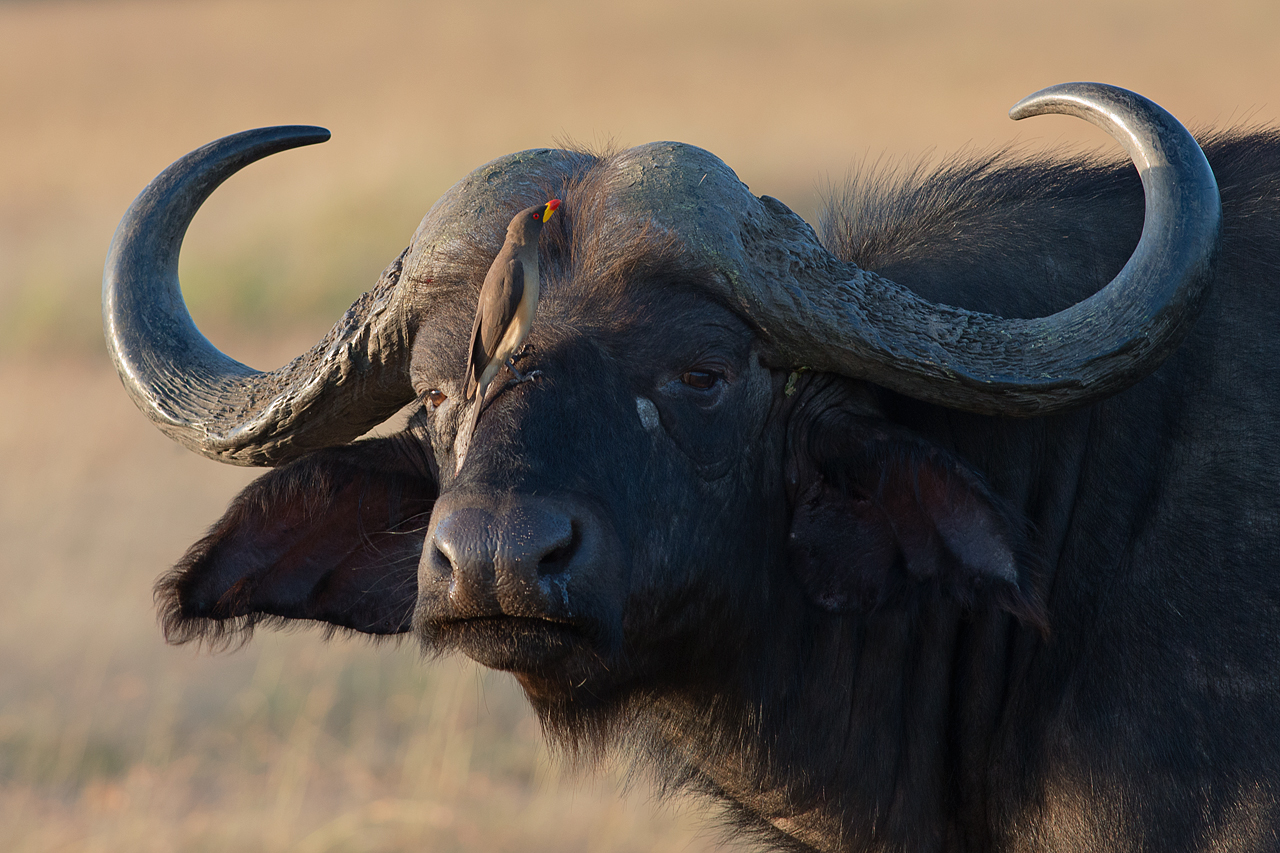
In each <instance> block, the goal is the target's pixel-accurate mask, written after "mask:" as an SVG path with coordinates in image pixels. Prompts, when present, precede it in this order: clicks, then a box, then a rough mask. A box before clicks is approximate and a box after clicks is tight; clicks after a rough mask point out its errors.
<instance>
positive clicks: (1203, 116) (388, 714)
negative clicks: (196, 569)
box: [0, 0, 1280, 853]
mask: <svg viewBox="0 0 1280 853" xmlns="http://www.w3.org/2000/svg"><path fill="white" fill-rule="evenodd" d="M1278 70H1280V6H1277V4H1275V3H1274V2H1271V0H1266V1H1265V2H1264V0H1257V2H1250V1H1249V0H1237V2H1224V3H1220V4H1212V5H1211V4H1205V3H1203V2H1183V0H1163V2H1155V0H1107V2H1103V0H1079V2H1074V3H1070V4H1053V5H1052V7H1050V5H1049V4H1029V3H1026V2H1014V0H991V1H990V2H976V3H964V4H959V3H944V2H936V1H935V0H845V1H844V2H834V0H832V1H831V2H822V0H797V2H791V3H786V4H783V3H776V2H763V0H711V2H688V0H685V2H680V0H648V2H633V3H621V4H610V3H602V2H584V0H561V2H556V3H546V2H522V3H502V2H492V0H473V1H472V2H466V3H440V2H408V0H367V2H362V3H359V4H355V3H340V2H328V0H307V2H271V0H262V2H237V0H184V2H159V0H151V1H150V2H140V1H135V2H119V0H93V2H88V0H84V2H73V1H72V0H62V2H33V1H30V2H13V0H7V2H0V388H2V389H3V391H4V398H3V399H4V402H3V404H0V460H3V474H0V583H2V586H0V589H3V591H4V593H3V595H0V850H5V851H55V850H57V851H61V850H67V851H71V850H93V851H170V850H209V851H218V850H225V849H232V848H233V847H234V849H238V850H244V851H254V850H264V851H283V850H298V851H317V852H318V853H319V851H348V850H350V851H400V850H429V851H437V850H439V851H451V850H474V851H478V850H486V851H488V850H521V851H538V850H556V851H579V850H581V851H595V850H602V851H603V850H619V851H631V850H635V851H641V850H672V851H677V850H679V851H698V850H709V849H717V847H718V835H717V833H716V831H715V830H714V821H713V820H709V819H708V818H706V817H705V813H704V812H703V811H702V810H701V809H700V808H699V807H698V805H697V804H691V803H686V802H684V801H679V800H677V801H668V802H665V803H655V802H654V801H653V799H652V794H651V790H650V787H649V786H648V784H647V782H646V781H645V780H644V779H643V778H641V779H640V780H638V781H636V782H634V783H633V784H632V787H631V789H630V791H629V792H625V791H622V790H621V788H620V786H621V784H622V780H623V776H622V773H621V771H620V770H619V769H618V768H613V769H608V768H606V769H605V770H604V771H603V772H599V773H594V774H580V773H579V774H565V773H563V772H562V769H561V768H560V765H559V764H558V763H557V762H556V761H555V760H554V759H553V758H552V757H550V756H549V755H548V753H547V750H546V748H545V746H544V745H543V744H542V741H541V738H540V736H539V732H538V727H537V723H536V721H535V720H533V719H532V718H531V716H530V715H529V713H528V711H527V710H526V708H525V705H524V703H523V700H522V699H521V697H520V696H519V694H518V691H517V690H516V689H515V688H514V687H513V685H512V683H511V682H510V680H509V679H507V678H506V677H505V676H502V675H499V674H494V673H486V672H483V671H481V670H479V669H478V668H476V667H474V666H472V665H471V664H469V663H466V662H461V661H452V660H450V661H443V662H427V661H423V660H422V659H421V658H420V656H419V654H418V652H417V651H416V649H415V648H413V646H412V644H411V643H405V644H401V645H399V646H397V645H394V644H382V645H378V646H375V645H373V644H370V643H365V642H360V641H353V640H347V639H334V640H330V641H328V642H324V641H322V639H321V638H320V637H319V636H318V634H317V632H314V631H299V632H293V633H271V632H262V633H259V635H258V636H257V637H255V638H254V640H253V641H252V643H250V644H249V645H248V646H246V647H244V648H242V649H240V650H238V651H235V652H233V653H224V654H218V655H208V654H202V653H198V651H197V650H195V649H193V648H168V647H165V646H164V645H163V643H162V641H161V639H160V636H159V632H158V630H157V629H156V627H155V624H154V616H153V613H152V609H151V601H150V586H151V583H152V581H153V579H154V578H155V576H156V575H157V574H158V573H160V572H161V571H163V570H164V569H165V568H167V567H168V566H169V565H171V564H172V563H173V562H174V561H175V560H176V559H177V557H178V556H179V555H180V554H181V553H182V551H183V549H184V548H185V547H186V546H187V545H189V544H190V543H191V542H193V541H194V540H195V539H196V538H197V537H198V536H199V535H200V534H201V533H202V531H203V530H204V528H205V527H206V526H207V525H208V524H209V523H210V522H212V521H213V519H214V518H216V517H217V515H218V514H219V513H220V512H221V511H222V509H223V508H224V507H225V505H226V502H227V501H228V500H229V499H230V497H231V496H232V495H233V494H234V493H235V491H236V490H238V489H239V488H241V487H243V486H244V485H245V484H246V483H247V482H248V481H249V480H250V479H251V478H252V477H253V476H255V472H253V471H246V470H242V469H233V468H228V467H225V466H220V465H217V464H216V463H213V462H209V461H206V460H203V459H200V458H197V457H195V456H193V455H192V454H190V453H188V452H186V451H184V450H182V449H180V448H178V447H177V446H176V445H173V444H171V443H170V442H168V441H167V440H166V439H164V438H163V437H162V436H161V435H160V434H159V433H158V432H156V431H155V430H154V429H152V428H151V427H150V426H149V425H148V424H147V423H146V422H145V420H144V419H143V418H142V417H141V416H140V415H139V414H138V413H137V412H135V411H134V410H133V408H132V406H131V404H130V403H129V402H128V400H127V399H126V398H125V395H124V393H123V392H122V390H121V389H120V387H119V383H118V381H117V380H116V378H115V376H114V373H113V371H112V370H111V368H110V365H109V364H108V362H107V359H106V356H105V353H104V351H103V348H102V344H101V332H100V321H99V313H98V312H99V292H98V291H99V281H100V276H101V264H102V259H103V257H104V255H105V253H106V248H107V244H108V242H109V241H110V238H111V233H112V231H113V229H114V227H115V224H116V222H117V221H118V220H119V217H120V216H121V214H122V213H123V212H124V209H125V207H127V205H128V203H129V202H130V201H131V200H132V198H133V197H134V196H135V195H136V194H137V192H138V191H139V190H141V189H142V187H143V186H144V185H145V184H146V183H147V181H149V180H150V179H151V178H152V177H153V176H154V175H155V174H156V173H157V172H159V171H160V169H162V168H163V167H164V166H165V165H167V164H168V163H169V162H171V161H172V160H174V159H175V158H177V157H178V156H180V155H182V154H183V153H185V152H186V151H188V150H190V149H192V148H195V147H197V146H199V145H201V144H203V143H205V142H208V141H210V140H212V139H214V138H216V137H218V136H221V135H223V134H226V133H231V132H234V131H237V130H242V129H245V128H248V127H254V126H260V125H267V124H284V123H295V122H296V123H312V124H321V125H324V126H327V127H329V128H330V129H331V130H332V131H333V132H334V138H333V140H332V141H331V142H329V143H327V144H326V145H323V146H318V147H316V148H311V149H305V150H302V151H296V152H289V153H286V154H283V155H279V156H277V157H274V158H271V159H270V160H269V161H266V162H264V163H261V164H258V165H255V166H252V167H250V168H249V169H248V170H247V171H246V172H245V173H244V174H242V175H240V176H237V177H235V178H233V179H232V180H231V181H230V182H229V183H228V184H227V185H226V186H225V187H224V188H223V189H221V190H219V191H218V192H217V193H216V194H215V195H214V197H213V198H212V199H211V201H210V202H209V203H208V204H207V205H206V206H205V208H204V210H202V212H201V213H200V215H199V216H198V217H197V218H196V221H195V223H194V225H193V227H192V230H191V233H190V236H189V237H188V240H187V245H186V249H185V251H184V254H183V267H182V277H183V283H184V289H185V291H186V293H187V296H188V300H189V303H190V306H191V308H192V313H193V315H194V316H195V319H196V321H197V323H198V324H200V326H201V327H202V329H203V330H204V331H205V332H206V334H208V335H209V337H210V338H211V339H212V340H213V341H214V342H215V343H217V344H219V345H220V346H222V347H223V348H224V349H226V350H228V351H229V352H230V353H231V354H232V355H234V356H236V357H238V358H240V359H241V360H244V361H246V362H248V363H250V364H253V365H254V366H257V367H274V366H276V365H278V364H281V363H283V362H284V361H286V360H288V358H290V357H291V356H292V355H294V354H296V353H297V352H300V351H301V350H302V349H303V348H305V347H306V346H307V345H308V344H309V343H311V342H312V341H314V340H315V339H317V338H318V337H319V336H320V335H321V334H323V332H324V331H325V330H326V329H327V328H328V326H329V325H330V324H331V323H332V322H333V321H334V320H336V319H337V317H338V316H339V315H340V314H341V312H342V311H343V310H344V309H345V308H346V306H347V305H348V304H349V303H350V302H351V300H352V299H353V298H354V297H355V296H356V295H358V294H359V293H360V292H361V291H362V290H364V289H365V288H367V287H369V286H371V285H372V283H373V282H374V281H375V280H376V278H377V275H378V273H379V272H380V271H381V269H382V267H383V266H384V265H386V264H387V263H388V262H389V261H390V260H391V259H393V258H394V257H395V256H396V254H397V253H398V252H399V251H400V249H401V248H403V246H404V245H405V244H406V242H407V241H408V239H409V236H410V235H411V234H412V232H413V229H414V227H415V226H416V224H417V221H418V219H419V218H420V217H421V216H422V214H423V213H425V212H426V209H427V208H428V207H429V206H430V205H431V203H432V202H433V201H434V200H435V199H436V198H437V197H438V196H439V195H440V194H441V193H442V192H443V191H444V190H445V189H447V188H448V186H449V185H450V184H452V183H453V182H454V181H456V180H457V179H459V178H460V177H462V176H463V175H465V174H466V173H467V172H468V171H469V170H471V169H472V168H474V167H476V166H477V165H479V164H481V163H483V162H485V161H487V160H489V159H492V158H493V157H497V156H500V155H502V154H506V153H509V152H511V151H515V150H519V149H522V148H530V147H537V146H544V145H549V144H553V143H556V142H563V141H565V140H571V141H575V142H578V143H583V144H587V145H601V144H607V143H609V142H615V143H618V144H622V145H631V144H637V143H641V142H647V141H651V140H654V139H677V140H682V141H685V142H690V143H694V144H697V145H701V146H703V147H705V148H708V149H710V150H712V151H714V152H715V153H717V154H718V155H720V156H721V157H722V158H724V159H725V160H726V162H728V163H729V164H730V165H731V166H733V167H734V168H735V169H736V170H737V171H738V174H739V176H740V177H742V179H743V180H744V181H746V182H747V183H748V184H749V185H750V186H751V187H752V189H753V190H754V191H755V192H757V193H767V194H770V195H774V196H777V197H779V198H781V199H783V200H784V201H786V202H787V203H788V204H790V205H791V206H792V207H794V208H795V209H796V210H797V211H798V212H800V213H801V214H802V215H804V216H806V217H807V218H809V219H810V220H811V221H813V219H814V217H815V214H816V212H817V210H818V207H819V204H820V195H821V192H822V190H823V188H824V187H826V186H828V185H829V184H831V183H833V182H834V183H838V182H839V181H840V180H841V179H842V178H843V176H844V175H845V174H846V173H847V172H848V170H849V169H850V168H851V167H853V166H854V165H855V164H857V163H859V162H862V161H864V160H865V161H868V162H877V161H882V162H894V161H900V160H902V159H904V158H905V159H906V160H907V161H908V162H911V161H914V160H916V159H918V158H920V157H929V156H933V157H937V156H939V155H943V154H947V153H950V152H954V151H956V150H960V149H965V148H969V149H971V150H974V149H976V150H983V149H988V148H991V147H995V146H1001V145H1004V144H1006V143H1009V142H1011V141H1014V140H1018V141H1020V142H1021V143H1022V144H1023V145H1024V146H1025V147H1027V148H1029V149H1032V150H1037V149H1041V148H1045V147H1051V146H1056V145H1068V146H1077V147H1080V146H1083V147H1086V148H1095V147H1104V148H1106V150H1112V146H1110V145H1109V144H1108V143H1107V141H1106V140H1105V138H1104V137H1103V136H1102V134H1101V133H1100V132H1098V131H1096V130H1094V129H1093V128H1091V127H1088V126H1086V125H1083V124H1082V123H1080V122H1078V121H1073V120H1070V119H1066V118H1059V117H1049V118H1040V119H1033V120H1030V121H1028V122H1026V123H1023V124H1020V125H1014V124H1012V123H1010V122H1009V121H1008V119H1007V118H1006V117H1005V111H1006V110H1007V109H1008V107H1009V106H1010V105H1012V104H1013V103H1014V102H1016V101H1017V100H1018V99H1019V98H1021V97H1022V96H1024V95H1026V94H1029V93H1030V92H1032V91H1035V90H1036V89H1039V88H1041V87H1043V86H1045V85H1049V84H1052V83H1056V82H1062V81H1066V80H1076V79H1096V80H1104V81H1108V82H1114V83H1118V84H1121V85H1124V86H1127V87H1129V88H1132V89H1136V90H1137V91H1140V92H1142V93H1144V94H1146V95H1148V96H1150V97H1152V98H1154V99H1155V100H1157V101H1158V102H1160V103H1161V104H1163V105H1164V106H1165V107H1167V108H1168V109H1170V110H1171V111H1172V112H1173V113H1174V114H1175V115H1177V116H1179V117H1180V118H1181V119H1183V121H1184V122H1186V123H1188V124H1189V125H1190V126H1192V127H1197V126H1200V127H1203V126H1207V125H1218V124H1232V123H1240V122H1274V121H1275V120H1276V119H1277V118H1278V117H1280V74H1278V73H1277V71H1278ZM727 849H741V848H740V847H734V846H733V845H730V846H729V847H728V848H727Z"/></svg>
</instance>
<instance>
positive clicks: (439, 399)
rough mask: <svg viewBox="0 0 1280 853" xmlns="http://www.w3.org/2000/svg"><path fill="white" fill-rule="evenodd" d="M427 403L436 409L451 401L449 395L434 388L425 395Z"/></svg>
mask: <svg viewBox="0 0 1280 853" xmlns="http://www.w3.org/2000/svg"><path fill="white" fill-rule="evenodd" d="M424 397H425V399H426V401H427V402H428V403H430V404H431V405H432V407H434V408H437V409H438V408H440V405H441V404H442V403H443V402H444V401H445V400H448V399H449V395H448V394H446V393H444V392H443V391H441V390H440V389H439V388H432V389H431V390H430V391H428V392H427V393H426V394H425V395H424Z"/></svg>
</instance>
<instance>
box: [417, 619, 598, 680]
mask: <svg viewBox="0 0 1280 853" xmlns="http://www.w3.org/2000/svg"><path fill="white" fill-rule="evenodd" d="M424 627H425V629H426V630H425V632H424V633H425V636H424V641H425V643H426V644H427V645H428V646H429V647H430V648H432V649H434V650H439V651H457V652H461V653H462V654H464V655H466V656H467V657H469V658H471V659H472V660H474V661H476V662H477V663H479V664H482V665H484V666H487V667H489V668H491V669H500V670H505V671H507V672H515V673H531V674H532V673H537V674H550V673H551V672H553V671H556V670H561V669H563V668H565V665H566V664H568V663H569V662H570V661H572V660H573V659H575V658H579V657H583V656H586V657H592V658H594V657H596V654H595V651H594V646H595V643H594V641H593V638H592V635H591V632H588V631H587V630H585V629H584V628H583V627H582V626H579V625H575V624H572V623H569V622H565V621H560V620H552V619H543V618H538V617H528V616H507V615H505V614H501V615H487V616H474V617H467V618H455V619H443V620H440V621H435V622H429V623H428V624H427V625H425V626H424ZM570 668H573V667H570Z"/></svg>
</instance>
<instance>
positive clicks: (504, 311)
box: [465, 199, 560, 441]
mask: <svg viewBox="0 0 1280 853" xmlns="http://www.w3.org/2000/svg"><path fill="white" fill-rule="evenodd" d="M559 206H560V200H559V199H552V200H551V201H549V202H547V203H546V204H539V205H535V206H533V207H530V208H526V209H524V210H522V211H520V212H519V213H517V214H516V215H515V218H514V219H512V220H511V224H510V225H508V226H507V239H506V242H504V243H503V244H502V250H501V251H499V252H498V257H496V258H495V259H494V261H493V265H492V266H490V267H489V272H488V274H487V275H485V277H484V284H483V285H482V286H481V288H480V303H479V305H478V306H477V307H476V319H475V324H474V325H473V326H472V327H471V346H470V347H469V348H468V353H469V355H468V362H467V378H466V399H467V400H471V399H473V398H474V399H475V401H476V402H475V405H474V408H473V409H472V413H471V418H470V428H469V429H467V430H466V431H465V434H466V436H467V441H469V440H470V435H471V433H472V432H473V431H474V430H475V424H476V421H477V420H478V419H479V417H480V410H481V409H482V408H483V407H484V400H485V394H486V393H487V392H488V390H489V384H490V383H491V382H493V379H494V377H496V376H497V375H498V372H499V371H501V370H502V366H503V365H504V364H505V365H507V366H508V367H510V368H511V372H512V373H514V374H515V375H516V378H517V379H523V378H524V377H522V376H521V375H520V373H519V372H518V371H517V370H516V368H515V365H514V364H512V363H511V357H512V356H514V355H515V354H516V353H517V352H519V351H520V346H521V345H522V344H523V343H524V339H525V338H526V337H528V335H529V328H530V327H531V326H532V325H533V315H534V313H535V312H536V311H537V310H538V236H539V235H540V234H541V233H542V226H543V223H545V222H546V221H547V220H549V219H550V218H551V216H552V214H554V213H555V212H556V209H557V208H558V207H559Z"/></svg>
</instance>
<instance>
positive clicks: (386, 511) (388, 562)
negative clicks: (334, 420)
mask: <svg viewBox="0 0 1280 853" xmlns="http://www.w3.org/2000/svg"><path fill="white" fill-rule="evenodd" d="M397 442H398V438H397V437H392V438H383V439H373V440H367V441H361V442H356V443H355V444H352V445H349V446H346V447H341V448H335V449H330V450H322V451H318V452H316V453H313V454H310V455H308V456H306V457H303V458H302V459H299V460H297V461H295V462H292V463H290V464H288V465H285V466H283V467H281V468H277V469H276V470H274V471H271V472H270V473H268V474H265V475H264V476H262V477H260V478H258V479H257V480H255V481H254V482H253V483H251V484H250V485H249V486H248V487H247V488H246V489H245V490H244V491H242V492H241V493H240V494H239V495H238V496H237V497H236V499H235V500H234V501H233V502H232V504H231V507H230V508H229V509H228V510H227V513H226V514H225V515H224V516H223V517H222V518H221V520H219V521H218V523H217V524H215V525H214V526H213V528H212V529H211V530H210V531H209V533H208V534H207V535H206V536H205V537H204V538H203V539H201V540H200V541H199V542H197V543H196V544H195V545H193V546H192V547H191V549H190V550H188V551H187V553H186V554H185V555H184V556H183V558H182V560H181V561H179V563H178V564H177V565H176V566H175V567H174V568H173V569H172V570H171V571H170V572H169V573H168V574H166V575H165V576H164V577H162V578H161V579H160V581H159V582H158V583H157V584H156V602H157V605H158V606H159V610H160V620H161V624H162V625H163V627H164V633H165V638H166V639H167V640H168V641H169V642H171V643H183V642H187V641H189V640H193V639H202V640H205V641H208V642H210V643H212V644H214V645H217V644H219V643H220V642H227V641H228V640H230V639H231V638H232V637H233V636H235V635H236V634H239V635H241V636H242V637H243V638H246V639H247V637H248V635H249V634H250V633H251V632H252V629H253V627H254V625H256V624H257V623H258V622H261V621H263V620H275V621H284V620H289V619H310V620H316V621H320V622H326V623H329V624H331V625H334V626H340V627H343V628H349V629H352V630H355V631H361V632H364V633H368V634H396V633H401V632H403V631H407V630H408V629H409V622H410V618H411V616H412V614H413V609H414V605H415V603H416V601H417V592H418V583H417V581H418V560H419V558H420V556H421V554H422V543H423V540H424V539H425V538H426V527H427V522H428V519H429V518H430V515H431V507H432V504H433V502H434V501H435V498H436V494H437V488H436V485H435V482H434V481H433V480H432V479H431V478H430V477H429V475H425V474H422V473H420V472H419V470H418V469H417V468H416V467H415V466H414V465H413V464H411V463H410V462H409V461H408V457H407V456H405V455H404V454H403V452H402V450H401V448H402V447H404V445H402V444H398V443H397Z"/></svg>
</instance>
